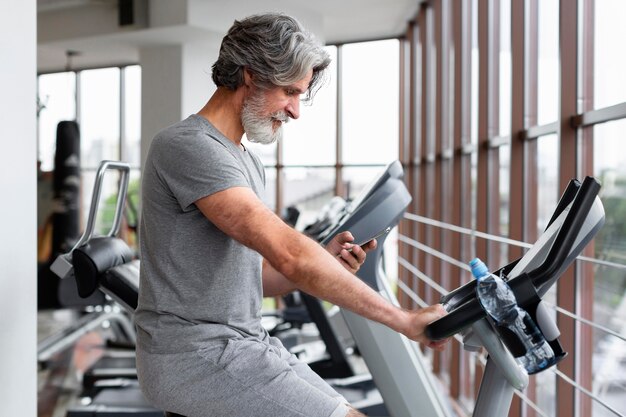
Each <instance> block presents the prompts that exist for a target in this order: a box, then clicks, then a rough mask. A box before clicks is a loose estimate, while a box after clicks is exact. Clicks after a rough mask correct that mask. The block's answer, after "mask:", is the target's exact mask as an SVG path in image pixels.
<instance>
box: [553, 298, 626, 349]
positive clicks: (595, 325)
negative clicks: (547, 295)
mask: <svg viewBox="0 0 626 417" xmlns="http://www.w3.org/2000/svg"><path fill="white" fill-rule="evenodd" d="M544 304H546V305H547V306H549V307H552V308H553V309H555V310H556V311H558V312H559V313H561V314H563V315H565V316H568V317H570V318H573V319H574V320H576V321H579V322H581V323H585V324H586V325H588V326H591V327H593V328H595V329H598V330H600V331H603V332H605V333H608V334H610V335H611V336H615V337H617V338H618V339H620V340H623V341H624V342H626V336H624V335H621V334H619V333H617V332H616V331H613V330H611V329H609V328H608V327H605V326H603V325H601V324H597V323H594V322H593V321H590V320H587V319H586V318H584V317H581V316H579V315H578V314H574V313H572V312H570V311H567V310H565V309H564V308H561V307H559V306H557V305H554V304H552V303H549V302H547V301H544Z"/></svg>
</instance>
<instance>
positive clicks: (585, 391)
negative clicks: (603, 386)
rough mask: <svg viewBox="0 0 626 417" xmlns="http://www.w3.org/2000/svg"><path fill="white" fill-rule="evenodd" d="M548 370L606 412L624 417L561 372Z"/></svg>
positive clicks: (554, 368)
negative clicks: (602, 407)
mask: <svg viewBox="0 0 626 417" xmlns="http://www.w3.org/2000/svg"><path fill="white" fill-rule="evenodd" d="M550 370H551V371H552V372H554V373H555V374H556V375H557V376H558V377H560V378H561V379H563V380H564V381H565V382H567V383H568V384H570V385H571V386H572V387H574V388H576V389H577V390H578V391H580V392H582V393H585V394H586V395H587V396H588V397H589V398H591V399H592V400H594V401H595V402H597V403H598V404H600V405H602V406H604V408H606V409H607V410H609V411H610V412H612V413H613V414H615V415H616V416H619V417H626V416H625V415H624V414H622V413H620V412H619V411H617V410H616V409H614V408H613V407H611V406H610V405H608V404H607V403H606V402H604V400H602V399H600V397H598V396H597V395H595V394H594V393H593V392H591V391H589V390H588V389H586V388H585V387H583V386H582V385H580V384H578V383H577V382H576V381H574V380H573V379H571V378H570V377H568V376H567V375H565V374H564V373H563V372H561V371H559V370H558V369H556V367H552V368H550Z"/></svg>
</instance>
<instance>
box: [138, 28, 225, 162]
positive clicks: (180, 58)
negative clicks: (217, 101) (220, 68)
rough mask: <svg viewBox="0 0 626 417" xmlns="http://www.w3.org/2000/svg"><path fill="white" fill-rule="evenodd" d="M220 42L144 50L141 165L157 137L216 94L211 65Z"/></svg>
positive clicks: (208, 41)
mask: <svg viewBox="0 0 626 417" xmlns="http://www.w3.org/2000/svg"><path fill="white" fill-rule="evenodd" d="M220 41H221V39H220V40H217V39H214V40H211V39H210V40H206V39H205V40H202V41H196V42H189V43H185V44H181V45H158V46H148V47H143V48H141V50H140V53H139V60H140V64H141V73H142V80H141V115H142V116H141V117H142V118H141V161H142V166H143V161H145V158H146V155H147V152H148V149H149V147H150V142H152V138H153V137H154V135H155V134H156V133H157V132H159V131H160V130H161V129H163V128H165V127H167V126H169V125H171V124H172V123H176V122H177V121H179V120H182V119H184V118H186V117H187V116H189V115H190V114H192V113H196V112H197V111H198V110H200V109H201V108H202V106H204V104H205V103H206V101H207V100H208V99H209V97H210V96H211V94H213V92H214V91H215V85H214V84H213V81H211V65H212V64H213V62H215V60H216V59H217V55H218V52H219V42H220Z"/></svg>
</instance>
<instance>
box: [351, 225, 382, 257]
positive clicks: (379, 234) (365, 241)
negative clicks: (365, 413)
mask: <svg viewBox="0 0 626 417" xmlns="http://www.w3.org/2000/svg"><path fill="white" fill-rule="evenodd" d="M390 231H391V227H386V228H384V229H383V230H381V231H380V232H378V233H376V234H375V235H374V236H372V237H370V238H369V239H366V240H364V241H362V242H360V243H356V244H355V245H358V246H363V245H365V244H366V243H368V242H370V241H372V240H374V239H378V238H379V237H381V236H383V235H386V234H387V233H389V232H390ZM347 251H348V252H352V248H350V249H347Z"/></svg>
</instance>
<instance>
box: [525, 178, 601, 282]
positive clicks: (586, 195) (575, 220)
mask: <svg viewBox="0 0 626 417" xmlns="http://www.w3.org/2000/svg"><path fill="white" fill-rule="evenodd" d="M599 191H600V183H598V182H597V181H596V179H595V178H593V177H585V179H584V181H583V182H582V184H581V185H580V188H579V190H578V192H577V193H576V197H575V198H574V201H572V206H571V208H570V210H569V213H568V214H567V216H566V217H565V220H563V225H562V226H561V227H560V228H559V231H558V233H557V236H556V238H555V239H554V243H552V246H551V248H550V251H549V252H548V255H547V256H546V258H545V259H544V261H543V262H542V263H541V265H539V266H538V267H537V268H535V269H533V270H532V271H529V272H528V276H529V278H530V279H531V280H532V283H533V285H534V286H535V288H540V287H542V286H543V285H544V284H546V283H547V282H549V280H550V278H551V276H552V275H553V274H554V273H555V272H556V271H558V270H559V268H560V267H561V265H562V264H563V262H565V259H566V258H567V255H568V254H569V253H570V251H571V249H572V247H573V246H574V242H575V241H576V237H577V236H578V232H579V231H580V228H581V226H582V225H583V223H584V222H585V220H586V219H587V215H588V214H589V211H590V210H591V207H592V206H593V203H594V201H595V198H596V196H597V195H598V192H599Z"/></svg>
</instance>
